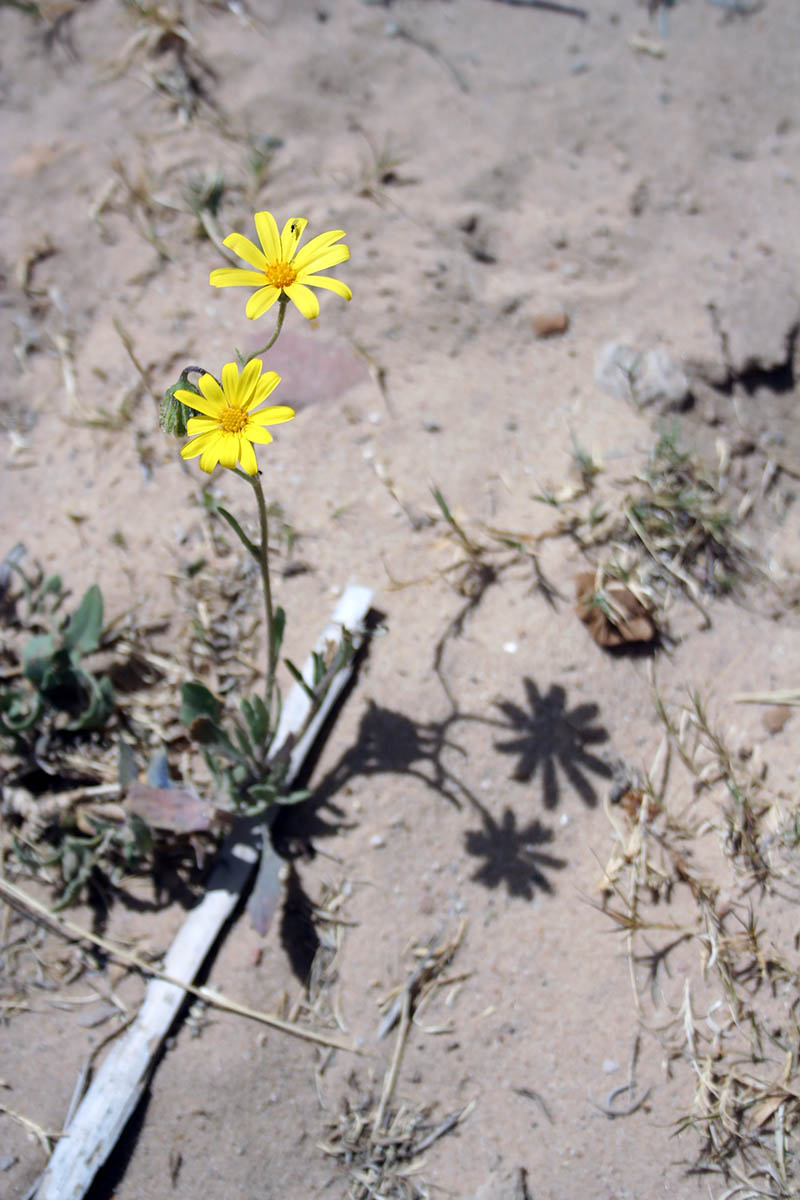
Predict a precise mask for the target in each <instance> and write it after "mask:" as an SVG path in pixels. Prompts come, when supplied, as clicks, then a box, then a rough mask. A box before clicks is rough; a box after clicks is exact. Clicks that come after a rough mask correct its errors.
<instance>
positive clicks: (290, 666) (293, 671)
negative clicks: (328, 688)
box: [283, 658, 317, 704]
mask: <svg viewBox="0 0 800 1200" xmlns="http://www.w3.org/2000/svg"><path fill="white" fill-rule="evenodd" d="M283 661H284V662H285V663H286V669H287V671H288V672H289V674H290V675H291V676H292V678H293V679H295V680H296V681H297V682H298V683H299V684H300V687H301V688H302V689H303V691H304V692H305V694H306V695H307V696H308V698H309V700H312V701H313V702H314V703H315V704H316V701H317V697H316V694H315V692H314V689H313V688H312V687H309V685H308V684H307V683H306V681H305V679H304V678H303V675H302V672H301V671H299V670H298V669H297V667H296V666H295V665H294V663H293V662H292V661H291V660H290V659H288V658H285V659H284V660H283Z"/></svg>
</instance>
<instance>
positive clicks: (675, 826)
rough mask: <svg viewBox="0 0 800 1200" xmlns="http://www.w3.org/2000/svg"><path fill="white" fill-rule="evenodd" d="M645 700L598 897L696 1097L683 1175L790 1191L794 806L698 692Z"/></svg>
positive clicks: (796, 1039) (799, 1104) (648, 1018)
mask: <svg viewBox="0 0 800 1200" xmlns="http://www.w3.org/2000/svg"><path fill="white" fill-rule="evenodd" d="M657 709H658V712H659V714H660V716H661V719H662V721H663V724H664V729H665V734H664V740H663V743H662V746H661V749H660V751H659V755H658V757H657V761H656V763H655V764H654V767H653V770H652V771H651V772H650V774H649V775H648V777H647V778H646V779H644V780H637V779H632V780H630V781H626V783H625V784H623V785H621V786H620V787H619V788H618V789H617V794H616V795H615V796H614V797H613V798H612V800H613V801H616V803H613V802H610V803H609V805H608V808H607V812H608V816H609V819H610V821H611V824H612V827H613V830H614V834H613V841H614V845H613V848H612V853H611V855H610V858H609V861H608V863H607V865H606V868H605V873H604V876H603V879H602V881H601V892H602V894H603V902H602V907H603V908H604V910H605V911H606V913H607V914H608V916H609V917H610V918H611V919H612V920H613V921H614V922H615V923H616V925H617V926H618V927H619V928H620V929H621V930H622V931H623V932H624V934H625V937H626V941H627V949H628V957H629V963H630V972H631V979H632V982H633V987H634V996H635V1002H636V1006H637V1010H638V1011H639V1013H640V1017H641V1021H642V1024H643V1026H644V1027H645V1028H647V1029H649V1030H650V1031H651V1032H653V1033H654V1034H656V1036H657V1037H658V1038H659V1039H660V1041H661V1042H662V1045H663V1047H664V1049H665V1051H666V1059H667V1063H668V1069H669V1070H670V1072H673V1071H675V1070H678V1069H679V1065H680V1064H682V1065H684V1066H688V1067H689V1068H690V1078H691V1080H692V1082H693V1087H694V1094H693V1096H692V1099H691V1101H690V1102H689V1104H688V1105H687V1111H686V1113H685V1116H684V1117H682V1118H681V1120H680V1121H679V1122H678V1126H677V1128H678V1131H679V1132H686V1131H688V1130H693V1131H694V1132H695V1133H696V1134H697V1135H699V1138H700V1143H701V1144H700V1148H699V1150H698V1152H697V1154H696V1157H695V1160H694V1162H693V1164H692V1166H691V1167H690V1171H691V1172H692V1173H704V1174H716V1175H719V1176H720V1177H721V1179H722V1180H724V1183H725V1186H726V1190H725V1191H724V1192H721V1193H719V1200H723V1197H724V1198H727V1197H733V1196H736V1197H739V1198H741V1200H744V1198H746V1197H753V1198H755V1197H770V1198H771V1200H772V1198H781V1200H789V1197H793V1196H797V1195H798V1190H799V1189H800V1147H799V1146H798V1139H799V1138H800V1070H798V1058H799V1056H800V1026H799V1025H798V1019H797V1005H798V1002H800V996H799V993H798V984H799V983H800V976H799V975H798V971H797V969H796V966H795V965H793V961H792V960H793V955H792V953H791V950H792V946H791V945H790V944H789V939H790V938H791V937H792V936H793V934H792V933H791V932H790V927H792V926H793V910H789V909H788V905H789V904H792V905H793V904H794V903H796V899H797V884H796V882H795V878H794V876H795V875H796V866H795V865H794V864H793V863H792V861H791V860H792V857H796V855H792V853H791V851H793V850H794V848H795V846H796V838H795V837H794V832H793V831H794V830H796V828H797V827H798V812H799V810H798V807H797V806H795V807H794V809H793V811H792V812H791V813H789V814H788V815H787V813H786V812H785V811H784V807H783V805H782V804H781V802H780V801H779V799H778V798H777V797H775V796H773V795H771V794H770V792H769V790H768V788H767V784H766V779H765V771H764V770H763V768H762V767H761V765H760V763H759V761H758V759H757V757H756V756H755V755H753V754H752V753H751V752H750V750H749V748H748V747H743V748H741V749H739V750H736V749H734V748H733V746H732V739H731V738H729V737H728V736H726V735H723V734H722V733H721V732H720V731H719V729H718V728H717V726H716V724H715V723H714V722H713V721H712V720H711V719H710V717H709V715H708V712H707V711H706V709H705V706H704V705H703V703H702V701H701V700H700V698H699V697H698V696H696V695H695V696H693V697H692V698H691V700H690V702H689V704H688V705H687V706H686V707H684V708H683V709H682V710H681V711H680V712H679V713H677V714H675V715H674V716H673V714H672V713H671V712H670V711H668V709H667V707H666V706H665V705H664V704H663V702H662V701H661V700H660V699H659V700H657ZM673 759H677V760H678V762H679V763H680V764H681V766H682V768H683V778H684V784H685V790H686V792H687V793H688V799H687V800H686V802H685V804H684V807H683V809H682V810H680V809H677V808H676V807H675V803H674V799H673V792H674V789H673V788H672V787H671V786H669V779H670V767H671V765H673ZM787 851H788V852H787ZM756 905H757V909H756ZM687 946H694V947H695V948H696V950H697V951H698V954H697V955H696V957H695V958H694V959H693V960H692V959H691V958H688V959H687V956H686V953H685V947H687ZM678 947H684V952H682V953H681V954H680V955H679V956H677V957H679V960H680V970H679V971H675V970H673V969H672V968H673V967H674V965H675V959H676V951H677V950H678ZM645 985H646V986H645Z"/></svg>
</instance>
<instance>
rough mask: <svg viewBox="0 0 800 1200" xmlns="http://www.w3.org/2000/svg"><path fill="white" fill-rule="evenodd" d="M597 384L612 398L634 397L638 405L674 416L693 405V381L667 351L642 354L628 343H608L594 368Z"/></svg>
mask: <svg viewBox="0 0 800 1200" xmlns="http://www.w3.org/2000/svg"><path fill="white" fill-rule="evenodd" d="M594 378H595V383H596V384H597V385H598V386H599V387H601V388H602V389H603V391H604V392H608V393H609V394H610V395H612V396H619V397H620V398H621V399H624V398H626V397H631V396H632V397H633V399H634V400H635V401H636V403H637V404H640V405H642V406H644V405H649V404H652V405H655V406H656V407H658V408H659V409H660V410H661V411H662V412H674V411H676V410H680V409H683V408H686V407H687V405H688V404H690V403H691V389H690V385H689V380H688V379H687V377H686V373H685V371H684V370H683V367H682V366H681V365H680V363H678V362H676V361H675V359H674V358H672V356H671V355H670V354H669V353H668V352H667V351H666V350H665V349H664V347H663V346H654V347H652V348H651V349H649V350H638V349H637V348H636V347H635V346H630V345H628V344H626V343H625V342H607V343H606V344H605V346H603V348H602V349H601V350H600V352H599V354H598V355H597V358H596V360H595V366H594Z"/></svg>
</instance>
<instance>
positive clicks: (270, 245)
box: [253, 212, 281, 262]
mask: <svg viewBox="0 0 800 1200" xmlns="http://www.w3.org/2000/svg"><path fill="white" fill-rule="evenodd" d="M253 220H254V221H255V223H256V233H257V234H258V240H259V241H260V242H261V246H262V249H263V251H264V255H265V257H266V260H267V262H276V260H277V259H279V258H280V256H281V239H280V238H279V237H278V226H277V223H276V221H275V218H274V217H273V215H272V213H271V212H257V213H256V215H255V217H254V218H253Z"/></svg>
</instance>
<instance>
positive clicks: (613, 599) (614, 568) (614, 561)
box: [542, 429, 758, 647]
mask: <svg viewBox="0 0 800 1200" xmlns="http://www.w3.org/2000/svg"><path fill="white" fill-rule="evenodd" d="M576 465H577V468H578V469H579V470H580V471H581V481H582V482H581V486H579V487H569V488H566V489H564V490H563V491H562V492H560V493H553V494H548V495H545V496H542V500H544V501H546V502H547V503H548V504H550V505H551V506H552V507H554V508H557V509H558V510H559V512H560V514H561V521H560V526H559V527H557V528H556V529H554V530H551V531H548V536H569V537H571V538H572V539H573V540H574V541H575V542H576V543H577V545H578V546H579V548H580V549H581V551H582V552H583V553H584V554H586V555H587V557H588V558H589V559H590V560H591V562H592V564H593V567H594V573H595V576H596V583H595V585H594V586H592V587H590V586H589V581H588V579H585V578H584V573H581V574H580V575H579V577H578V579H577V581H576V588H577V591H578V597H577V598H578V601H579V604H578V615H579V616H580V618H581V620H583V621H584V622H585V623H586V624H587V625H588V626H589V628H590V631H591V632H592V635H593V636H594V637H595V638H596V640H597V641H598V642H599V644H600V645H606V646H612V647H613V646H615V645H621V644H624V643H625V642H647V641H652V640H654V639H655V637H656V634H660V635H661V636H664V635H665V634H666V633H667V608H668V606H669V602H670V599H671V597H672V596H674V595H683V596H685V597H686V598H687V599H689V600H690V601H691V602H692V603H693V604H694V605H695V606H696V607H697V608H698V609H699V610H700V612H701V613H702V614H703V619H704V622H705V624H706V625H709V624H710V616H709V613H708V610H707V607H706V605H707V600H708V598H711V597H714V596H722V595H727V594H729V593H731V592H732V591H734V589H735V588H736V587H737V585H739V584H741V583H742V582H744V581H746V580H748V579H750V578H752V577H753V575H754V574H755V573H756V571H757V569H758V556H757V554H756V552H755V551H754V549H753V548H752V546H751V545H750V544H749V543H748V541H747V539H746V538H745V536H744V534H743V532H742V525H743V522H744V520H745V518H746V516H747V515H748V514H749V512H750V511H751V508H752V502H751V499H752V498H750V497H749V496H748V495H745V496H740V495H736V494H734V491H733V489H732V487H731V485H730V482H729V479H728V475H727V470H728V467H729V465H730V455H729V454H728V453H727V451H726V449H725V447H724V446H722V445H721V446H720V447H719V462H718V464H717V468H716V469H712V468H711V467H710V466H709V465H708V464H706V463H704V462H703V461H702V460H701V459H700V458H699V457H697V456H696V455H694V454H690V453H689V452H687V451H684V450H682V449H680V448H679V446H678V442H677V433H676V431H675V430H674V429H673V430H672V431H670V432H666V433H662V435H661V436H660V437H659V439H658V441H657V443H656V445H655V446H654V448H653V451H652V453H651V454H650V456H649V457H648V459H647V461H646V462H645V464H644V466H643V467H642V469H641V470H639V471H637V472H636V474H635V475H633V476H632V477H631V478H629V479H628V480H624V481H622V487H623V488H624V493H623V494H622V495H621V496H620V485H619V483H617V482H614V481H608V482H607V484H606V486H605V487H602V488H600V487H598V486H597V485H598V483H599V480H598V475H599V474H600V472H599V471H597V470H592V471H591V473H588V474H587V472H586V469H585V466H583V467H582V465H581V461H579V460H578V459H577V458H576ZM603 618H605V619H604V620H603Z"/></svg>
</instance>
